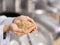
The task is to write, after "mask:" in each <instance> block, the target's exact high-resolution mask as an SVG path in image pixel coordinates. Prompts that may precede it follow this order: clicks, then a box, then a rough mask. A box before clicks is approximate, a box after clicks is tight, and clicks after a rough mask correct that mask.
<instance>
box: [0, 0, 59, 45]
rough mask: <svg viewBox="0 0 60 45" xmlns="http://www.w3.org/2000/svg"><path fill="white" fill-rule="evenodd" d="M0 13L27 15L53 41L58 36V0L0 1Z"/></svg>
mask: <svg viewBox="0 0 60 45" xmlns="http://www.w3.org/2000/svg"><path fill="white" fill-rule="evenodd" d="M1 12H17V13H20V14H24V15H28V16H30V17H31V18H33V19H34V20H35V21H36V22H38V23H39V24H40V25H43V27H44V28H46V30H47V31H48V33H50V34H52V37H53V39H55V38H56V37H59V35H60V32H59V30H60V20H59V19H60V18H59V17H60V0H0V13H1ZM40 28H42V27H40ZM42 29H43V28H42ZM44 30H45V29H44ZM55 42H56V41H55ZM55 42H54V45H55V44H56V43H55ZM22 45H23V44H22ZM31 45H32V44H31ZM57 45H60V44H57Z"/></svg>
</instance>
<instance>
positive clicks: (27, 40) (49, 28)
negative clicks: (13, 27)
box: [0, 0, 58, 45]
mask: <svg viewBox="0 0 60 45" xmlns="http://www.w3.org/2000/svg"><path fill="white" fill-rule="evenodd" d="M0 1H1V4H0V10H1V12H2V11H3V9H2V0H0ZM16 1H17V0H16ZM18 1H21V0H18ZM18 1H17V2H15V0H6V1H5V2H6V7H5V8H6V9H5V11H12V12H15V11H16V10H17V12H19V10H20V9H21V10H20V12H19V13H23V14H24V15H28V16H30V17H31V18H33V19H34V20H35V21H36V22H37V25H38V27H39V28H38V30H37V31H36V32H34V33H31V34H28V35H24V36H21V37H17V36H16V35H14V34H11V42H12V41H13V40H15V41H17V42H18V43H19V45H41V44H43V45H52V41H53V38H55V37H54V36H56V35H54V34H56V30H57V29H58V21H56V20H54V19H52V18H50V17H49V16H46V15H45V14H44V15H42V14H41V15H40V14H35V13H34V11H36V10H37V9H44V10H47V11H50V12H53V11H54V10H52V9H53V8H51V7H50V6H48V4H47V2H46V0H33V1H30V3H32V4H30V3H28V0H26V1H25V0H22V1H21V3H18ZM15 3H18V4H19V6H18V7H17V4H16V5H15ZM10 4H11V5H10ZM28 4H29V6H30V8H29V7H28V6H27V5H28ZM33 4H35V5H33ZM34 6H35V9H36V10H34V9H33V7H34ZM31 7H32V8H31ZM19 8H20V9H19ZM30 9H31V10H30ZM28 10H30V11H32V13H33V14H32V13H29V12H28ZM39 13H40V12H39ZM36 34H37V35H36ZM53 35H54V36H53ZM33 39H34V40H33ZM14 43H15V42H14ZM17 45H18V44H17Z"/></svg>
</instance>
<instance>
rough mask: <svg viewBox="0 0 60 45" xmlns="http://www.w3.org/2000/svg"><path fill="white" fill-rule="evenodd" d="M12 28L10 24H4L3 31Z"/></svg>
mask: <svg viewBox="0 0 60 45" xmlns="http://www.w3.org/2000/svg"><path fill="white" fill-rule="evenodd" d="M9 30H10V26H9V25H4V27H3V33H5V32H7V31H9Z"/></svg>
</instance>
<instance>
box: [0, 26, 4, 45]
mask: <svg viewBox="0 0 60 45" xmlns="http://www.w3.org/2000/svg"><path fill="white" fill-rule="evenodd" d="M3 27H4V25H0V45H1V44H2V41H3Z"/></svg>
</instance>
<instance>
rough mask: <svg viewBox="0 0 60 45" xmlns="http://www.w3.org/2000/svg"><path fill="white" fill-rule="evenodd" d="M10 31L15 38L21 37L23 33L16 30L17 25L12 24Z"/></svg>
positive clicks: (20, 30) (21, 30)
mask: <svg viewBox="0 0 60 45" xmlns="http://www.w3.org/2000/svg"><path fill="white" fill-rule="evenodd" d="M10 29H11V30H12V32H13V33H15V34H16V35H17V36H21V35H24V34H25V33H24V31H23V29H18V27H17V25H16V24H14V23H12V24H11V25H10Z"/></svg>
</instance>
